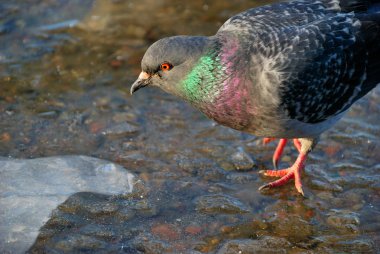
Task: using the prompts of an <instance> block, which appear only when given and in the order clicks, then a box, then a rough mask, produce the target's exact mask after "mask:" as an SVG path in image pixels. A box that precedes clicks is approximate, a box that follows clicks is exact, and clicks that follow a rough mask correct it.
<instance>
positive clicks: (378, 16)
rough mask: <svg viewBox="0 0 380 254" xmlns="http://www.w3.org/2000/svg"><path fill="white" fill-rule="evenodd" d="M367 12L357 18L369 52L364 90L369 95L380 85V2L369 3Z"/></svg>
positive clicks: (377, 0)
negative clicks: (369, 92)
mask: <svg viewBox="0 0 380 254" xmlns="http://www.w3.org/2000/svg"><path fill="white" fill-rule="evenodd" d="M369 2H370V3H371V4H370V5H369V6H368V9H367V10H366V11H365V12H360V13H357V14H356V15H355V16H356V17H357V18H358V19H359V20H360V21H361V28H360V34H361V36H362V38H363V39H364V41H365V46H366V49H367V51H368V66H367V80H366V82H364V84H363V87H362V90H363V93H367V92H368V91H370V90H371V89H372V88H373V87H375V86H376V85H377V84H379V83H380V75H379V73H380V57H379V56H380V0H376V1H369Z"/></svg>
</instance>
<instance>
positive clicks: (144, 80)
mask: <svg viewBox="0 0 380 254" xmlns="http://www.w3.org/2000/svg"><path fill="white" fill-rule="evenodd" d="M149 81H150V75H149V74H148V73H146V72H144V71H142V72H141V73H140V75H139V77H138V78H137V80H136V81H135V83H133V84H132V86H131V94H133V93H134V92H136V91H137V90H139V89H140V88H143V87H144V86H147V85H149Z"/></svg>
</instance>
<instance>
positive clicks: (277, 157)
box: [263, 138, 301, 169]
mask: <svg viewBox="0 0 380 254" xmlns="http://www.w3.org/2000/svg"><path fill="white" fill-rule="evenodd" d="M273 140H275V138H264V139H263V144H264V145H266V144H268V143H270V142H272V141H273ZM287 142H288V140H287V139H285V138H282V139H280V142H278V145H277V147H276V150H275V152H274V154H273V157H272V162H273V167H274V169H277V167H278V162H279V161H280V159H281V156H282V152H283V151H284V148H285V146H286V143H287ZM293 142H294V146H295V147H296V148H297V150H298V152H299V151H301V143H300V142H299V141H298V139H296V138H295V139H293Z"/></svg>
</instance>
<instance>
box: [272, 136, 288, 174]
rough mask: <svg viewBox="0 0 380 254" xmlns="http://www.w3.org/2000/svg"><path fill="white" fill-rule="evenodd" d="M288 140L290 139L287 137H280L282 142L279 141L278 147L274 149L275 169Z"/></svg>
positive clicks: (273, 160)
mask: <svg viewBox="0 0 380 254" xmlns="http://www.w3.org/2000/svg"><path fill="white" fill-rule="evenodd" d="M287 142H288V140H287V139H285V138H282V139H280V142H279V143H278V145H277V148H276V150H275V151H274V154H273V158H272V162H273V166H274V169H277V166H278V161H279V160H280V158H281V155H282V152H283V151H284V148H285V146H286V143H287Z"/></svg>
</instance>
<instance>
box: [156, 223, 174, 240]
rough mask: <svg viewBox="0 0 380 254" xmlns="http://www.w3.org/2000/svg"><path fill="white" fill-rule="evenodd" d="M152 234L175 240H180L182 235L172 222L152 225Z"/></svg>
mask: <svg viewBox="0 0 380 254" xmlns="http://www.w3.org/2000/svg"><path fill="white" fill-rule="evenodd" d="M151 231H152V234H154V235H156V236H158V237H159V238H161V239H164V240H168V241H174V240H178V239H179V237H180V235H179V233H178V232H177V230H176V229H175V227H174V226H173V225H170V224H158V225H155V226H153V227H152V229H151Z"/></svg>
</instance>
